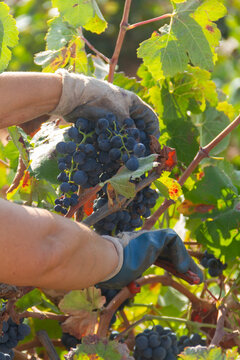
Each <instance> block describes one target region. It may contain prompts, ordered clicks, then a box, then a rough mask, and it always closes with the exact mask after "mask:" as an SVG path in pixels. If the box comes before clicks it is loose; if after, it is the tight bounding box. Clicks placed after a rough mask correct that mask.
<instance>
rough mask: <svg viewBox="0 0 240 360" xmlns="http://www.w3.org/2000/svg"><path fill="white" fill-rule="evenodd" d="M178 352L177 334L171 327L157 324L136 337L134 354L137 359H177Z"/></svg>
mask: <svg viewBox="0 0 240 360" xmlns="http://www.w3.org/2000/svg"><path fill="white" fill-rule="evenodd" d="M177 354H178V346H177V336H176V334H175V333H174V332H172V330H171V329H169V328H163V327H162V326H160V325H156V326H155V327H153V328H152V329H145V330H144V331H143V332H142V333H140V334H138V335H137V336H136V338H135V349H134V354H133V356H134V358H135V359H136V360H145V359H148V360H176V359H177Z"/></svg>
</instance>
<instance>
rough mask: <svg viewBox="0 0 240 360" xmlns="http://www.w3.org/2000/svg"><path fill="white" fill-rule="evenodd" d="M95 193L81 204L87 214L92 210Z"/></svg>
mask: <svg viewBox="0 0 240 360" xmlns="http://www.w3.org/2000/svg"><path fill="white" fill-rule="evenodd" d="M96 197H97V195H96V194H94V195H92V196H91V197H89V199H88V201H87V202H86V203H85V204H84V205H83V210H84V212H85V214H86V215H87V216H89V215H91V214H92V212H93V202H94V200H95V199H96Z"/></svg>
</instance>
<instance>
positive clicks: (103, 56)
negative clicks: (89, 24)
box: [80, 35, 110, 64]
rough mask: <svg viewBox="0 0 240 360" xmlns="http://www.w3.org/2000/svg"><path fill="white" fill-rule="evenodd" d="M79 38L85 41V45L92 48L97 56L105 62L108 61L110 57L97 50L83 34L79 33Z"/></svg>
mask: <svg viewBox="0 0 240 360" xmlns="http://www.w3.org/2000/svg"><path fill="white" fill-rule="evenodd" d="M80 38H81V39H82V40H83V41H84V42H85V44H86V45H87V47H88V48H89V49H90V50H92V51H93V52H94V53H95V54H96V55H97V56H99V57H100V58H102V59H103V60H104V61H105V62H106V63H108V64H109V63H110V59H109V58H108V57H107V56H105V55H104V54H102V53H101V52H100V51H98V50H97V49H96V48H95V47H94V46H93V45H92V44H91V43H90V42H89V41H88V40H87V39H86V38H85V36H83V35H80Z"/></svg>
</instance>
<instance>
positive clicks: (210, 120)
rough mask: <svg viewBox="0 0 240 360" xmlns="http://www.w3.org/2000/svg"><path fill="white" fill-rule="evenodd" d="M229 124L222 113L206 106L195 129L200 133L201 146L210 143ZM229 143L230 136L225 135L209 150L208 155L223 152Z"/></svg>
mask: <svg viewBox="0 0 240 360" xmlns="http://www.w3.org/2000/svg"><path fill="white" fill-rule="evenodd" d="M229 123H230V121H229V119H228V117H227V116H226V115H225V114H224V113H223V112H222V111H217V110H216V109H215V108H213V107H210V106H208V107H207V109H206V111H205V112H204V113H203V115H202V116H201V121H200V122H198V127H197V128H198V130H199V132H200V144H201V146H205V145H207V144H208V143H209V142H210V141H212V140H213V139H214V138H215V137H216V136H217V135H218V134H219V133H220V132H221V131H222V130H223V129H224V128H225V127H227V126H228V125H229ZM229 141H230V135H227V136H226V137H225V138H224V139H223V140H222V141H221V142H220V143H219V144H218V145H217V146H215V147H214V149H212V150H211V152H210V155H216V154H219V153H220V152H222V151H223V150H225V149H226V148H227V146H228V145H229Z"/></svg>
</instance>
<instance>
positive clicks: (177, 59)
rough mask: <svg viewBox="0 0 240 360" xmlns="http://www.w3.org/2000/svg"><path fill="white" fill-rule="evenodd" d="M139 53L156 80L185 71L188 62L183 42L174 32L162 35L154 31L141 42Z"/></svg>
mask: <svg viewBox="0 0 240 360" xmlns="http://www.w3.org/2000/svg"><path fill="white" fill-rule="evenodd" d="M137 55H138V57H140V58H142V59H143V62H144V65H146V66H147V68H148V70H149V71H150V73H151V74H152V76H153V77H154V78H155V80H161V79H162V78H164V77H168V76H174V75H175V74H177V73H178V72H183V71H184V70H185V69H186V67H187V63H188V58H187V55H186V53H185V51H184V49H183V48H182V46H181V43H180V42H179V41H177V39H176V37H175V36H174V35H173V34H168V35H167V34H166V35H162V36H160V35H156V34H155V33H154V34H153V35H152V37H151V38H150V39H148V40H145V41H143V42H142V43H141V44H140V47H139V48H138V50H137Z"/></svg>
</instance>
